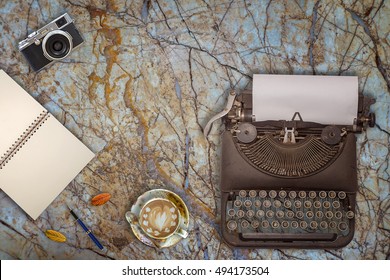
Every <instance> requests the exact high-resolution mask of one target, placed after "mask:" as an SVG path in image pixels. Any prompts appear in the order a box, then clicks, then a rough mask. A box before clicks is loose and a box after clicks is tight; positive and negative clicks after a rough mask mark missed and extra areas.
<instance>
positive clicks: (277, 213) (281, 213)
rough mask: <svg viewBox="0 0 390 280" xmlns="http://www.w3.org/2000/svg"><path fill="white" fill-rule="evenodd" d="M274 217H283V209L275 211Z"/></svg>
mask: <svg viewBox="0 0 390 280" xmlns="http://www.w3.org/2000/svg"><path fill="white" fill-rule="evenodd" d="M276 217H278V218H279V219H282V218H283V217H284V212H283V211H280V210H279V211H277V212H276Z"/></svg>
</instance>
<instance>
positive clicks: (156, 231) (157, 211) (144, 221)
mask: <svg viewBox="0 0 390 280" xmlns="http://www.w3.org/2000/svg"><path fill="white" fill-rule="evenodd" d="M178 223H179V212H178V210H177V208H176V207H175V206H174V205H173V204H172V203H171V202H169V201H166V200H153V201H151V202H149V203H147V204H146V205H145V206H144V207H143V209H142V211H141V213H140V225H141V227H142V229H143V230H144V231H145V232H147V233H148V234H149V235H150V236H153V237H156V238H164V237H167V236H169V235H171V234H172V233H173V232H174V231H175V230H176V229H177V227H178Z"/></svg>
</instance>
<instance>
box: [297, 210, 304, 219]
mask: <svg viewBox="0 0 390 280" xmlns="http://www.w3.org/2000/svg"><path fill="white" fill-rule="evenodd" d="M303 216H304V214H303V212H302V211H297V213H295V217H297V218H298V219H302V218H303Z"/></svg>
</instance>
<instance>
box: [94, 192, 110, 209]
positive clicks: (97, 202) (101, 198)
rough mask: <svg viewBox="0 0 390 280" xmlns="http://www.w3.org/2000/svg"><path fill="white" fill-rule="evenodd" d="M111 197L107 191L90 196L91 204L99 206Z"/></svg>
mask: <svg viewBox="0 0 390 280" xmlns="http://www.w3.org/2000/svg"><path fill="white" fill-rule="evenodd" d="M110 198H111V194H109V193H101V194H98V195H96V196H94V197H93V198H92V205H95V206H99V205H103V204H105V203H106V202H107V201H109V200H110Z"/></svg>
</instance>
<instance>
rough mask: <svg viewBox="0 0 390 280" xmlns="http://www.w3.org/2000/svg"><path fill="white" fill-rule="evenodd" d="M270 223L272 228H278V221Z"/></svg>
mask: <svg viewBox="0 0 390 280" xmlns="http://www.w3.org/2000/svg"><path fill="white" fill-rule="evenodd" d="M271 225H272V228H279V226H280V224H279V222H278V221H272V223H271Z"/></svg>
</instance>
